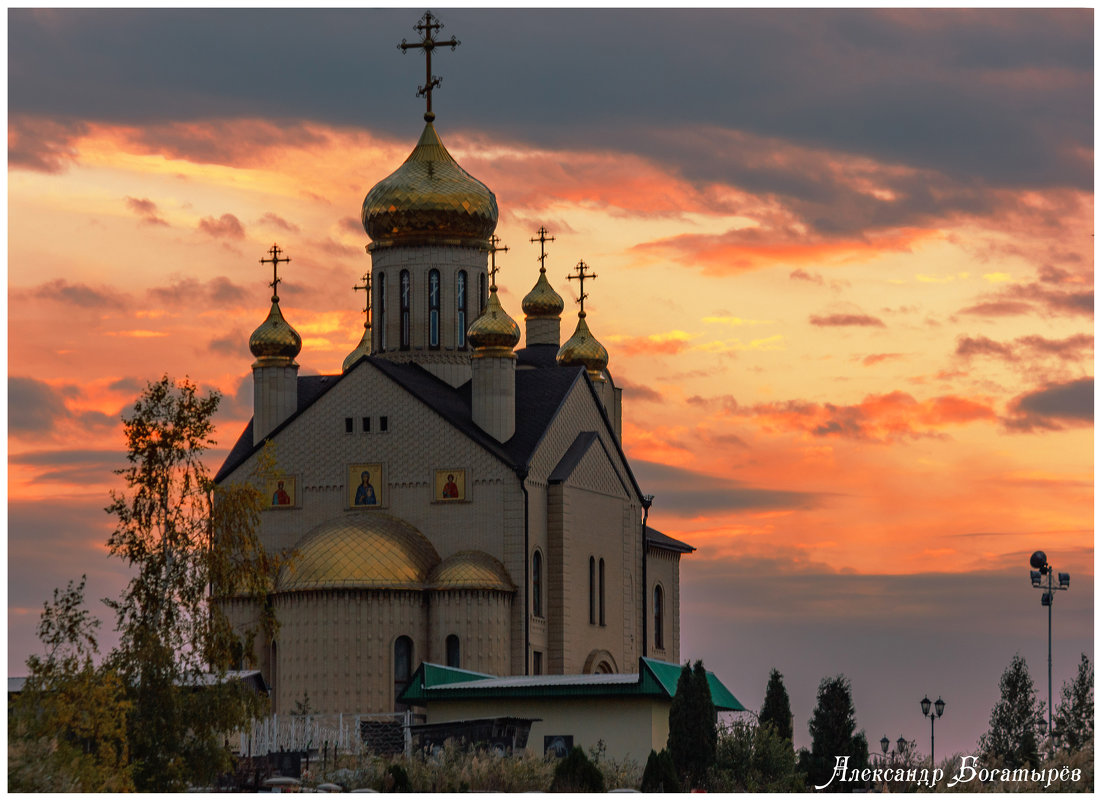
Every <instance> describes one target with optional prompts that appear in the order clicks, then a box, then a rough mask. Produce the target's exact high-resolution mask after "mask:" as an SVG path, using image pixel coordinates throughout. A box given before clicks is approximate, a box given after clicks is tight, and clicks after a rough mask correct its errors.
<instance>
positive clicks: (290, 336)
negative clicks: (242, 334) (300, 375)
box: [249, 297, 302, 367]
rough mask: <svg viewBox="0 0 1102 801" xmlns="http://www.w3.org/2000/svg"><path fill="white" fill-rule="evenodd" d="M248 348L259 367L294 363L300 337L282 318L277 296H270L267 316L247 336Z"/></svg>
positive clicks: (299, 346)
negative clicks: (269, 308) (270, 301)
mask: <svg viewBox="0 0 1102 801" xmlns="http://www.w3.org/2000/svg"><path fill="white" fill-rule="evenodd" d="M249 350H250V351H252V354H253V356H255V357H256V362H257V365H259V366H261V367H268V366H291V365H293V364H294V363H295V357H296V356H298V354H299V351H301V350H302V337H300V336H299V335H298V331H296V330H295V329H293V328H291V326H290V325H289V324H288V322H287V321H286V320H284V319H283V312H281V311H280V310H279V298H275V297H273V298H272V308H271V311H269V312H268V318H267V319H266V320H265V321H264V322H262V323H261V324H260V327H259V328H257V329H256V330H255V331H253V333H252V336H250V337H249Z"/></svg>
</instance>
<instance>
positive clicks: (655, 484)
mask: <svg viewBox="0 0 1102 801" xmlns="http://www.w3.org/2000/svg"><path fill="white" fill-rule="evenodd" d="M632 469H633V470H634V472H635V476H636V478H637V479H638V480H639V484H640V486H642V487H643V489H644V491H645V492H648V493H652V494H653V495H654V496H655V508H656V509H658V508H661V509H663V510H668V511H672V512H683V513H687V512H700V513H701V514H704V513H708V512H734V511H739V510H744V509H809V508H812V507H814V506H818V505H819V503H820V500H821V497H820V495H818V494H817V493H814V492H799V491H794V490H777V489H767V488H765V487H753V486H749V485H747V484H744V483H742V482H740V481H732V480H729V479H723V478H716V477H715V476H710V475H706V474H704V473H697V472H694V471H692V470H685V469H683V468H680V467H673V466H671V465H664V464H657V463H655V462H644V461H641V460H636V461H634V462H632Z"/></svg>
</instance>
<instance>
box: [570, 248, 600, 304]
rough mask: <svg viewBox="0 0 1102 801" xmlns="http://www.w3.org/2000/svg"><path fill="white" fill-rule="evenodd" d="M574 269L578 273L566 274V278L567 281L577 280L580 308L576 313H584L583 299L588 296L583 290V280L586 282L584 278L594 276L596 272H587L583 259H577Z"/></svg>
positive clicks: (586, 265)
mask: <svg viewBox="0 0 1102 801" xmlns="http://www.w3.org/2000/svg"><path fill="white" fill-rule="evenodd" d="M574 269H575V270H577V271H578V274H577V275H568V276H566V278H567V280H568V281H577V282H578V296H579V297H578V303H579V304H580V305H581V309H579V310H578V314H579V315H584V314H585V299H586V298H588V297H589V295H587V294H586V292H585V282H586V279H589V278H596V277H597V273H587V272H586V270H588V269H589V265H588V264H586V263H585V262H584V261H579V262H578V264H577V265H576V266H575V267H574Z"/></svg>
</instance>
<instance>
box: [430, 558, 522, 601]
mask: <svg viewBox="0 0 1102 801" xmlns="http://www.w3.org/2000/svg"><path fill="white" fill-rule="evenodd" d="M428 586H429V588H431V589H434V590H501V591H503V592H512V591H513V590H515V589H516V585H514V584H513V582H512V581H511V580H510V579H509V574H508V572H507V571H506V570H505V566H504V565H503V564H501V562H499V561H497V560H496V559H494V557H492V556H490V555H489V554H488V553H483V552H482V551H460V552H459V553H455V554H452V555H451V556H449V557H448V558H447V559H445V560H444V561H443V562H441V563H440V564H439V565H437V566H436V568H435V569H434V570H433V571H432V574H431V575H430V576H429V580H428Z"/></svg>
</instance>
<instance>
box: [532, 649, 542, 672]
mask: <svg viewBox="0 0 1102 801" xmlns="http://www.w3.org/2000/svg"><path fill="white" fill-rule="evenodd" d="M532 675H533V676H542V675H543V651H533V652H532Z"/></svg>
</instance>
